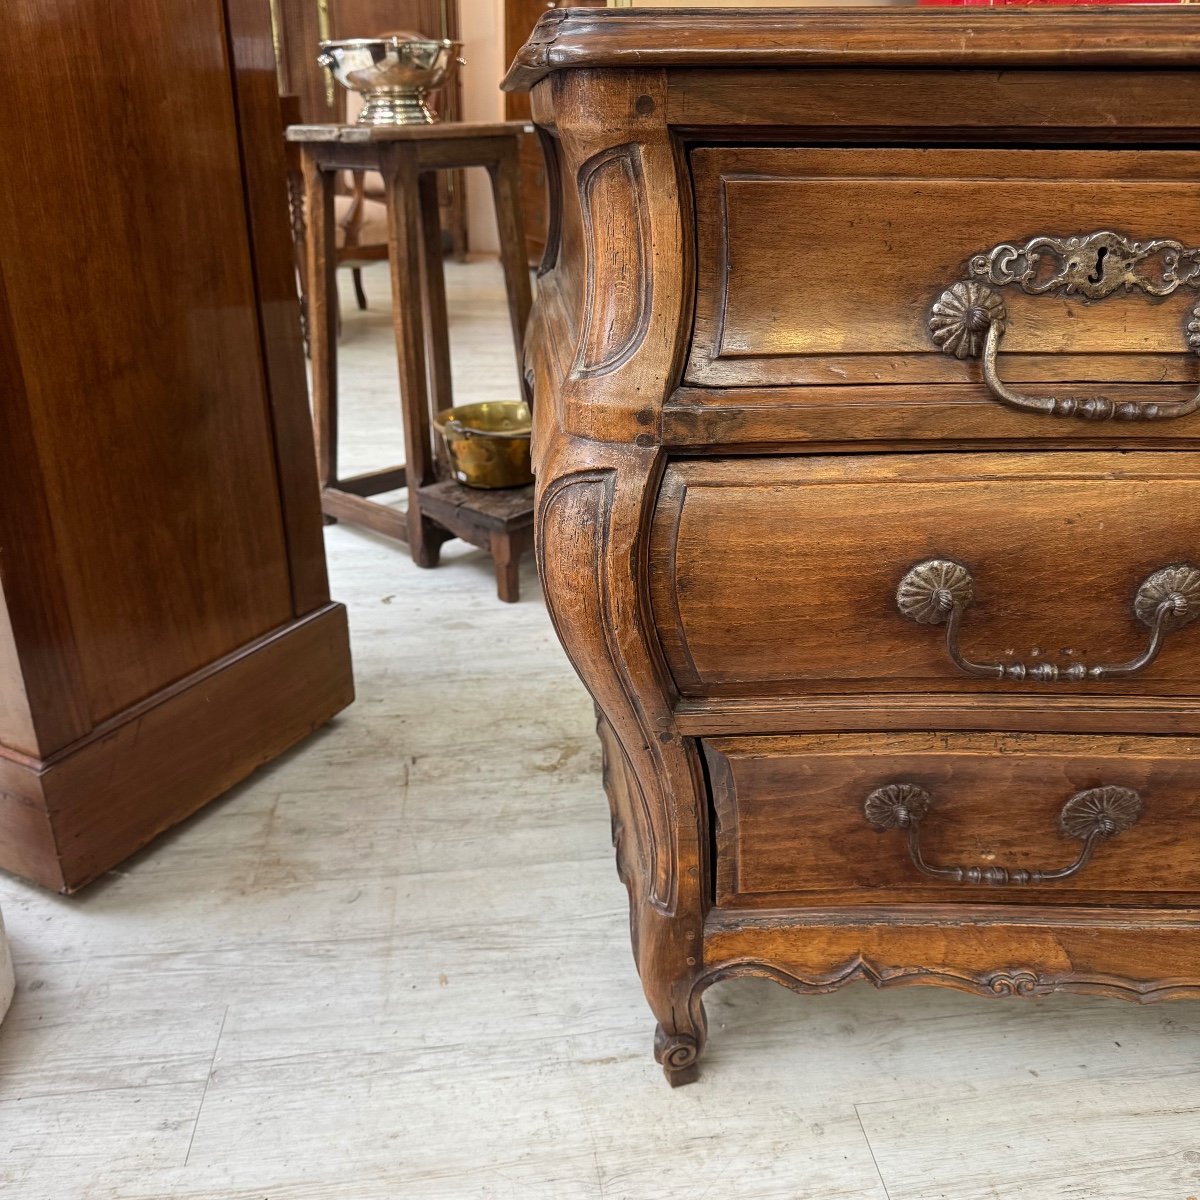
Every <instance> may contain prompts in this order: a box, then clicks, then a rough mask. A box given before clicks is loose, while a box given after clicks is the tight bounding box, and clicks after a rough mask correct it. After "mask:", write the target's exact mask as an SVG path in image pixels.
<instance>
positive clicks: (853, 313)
mask: <svg viewBox="0 0 1200 1200" xmlns="http://www.w3.org/2000/svg"><path fill="white" fill-rule="evenodd" d="M692 168H693V177H694V183H695V191H696V238H697V299H696V318H695V330H694V337H693V342H692V347H691V353H690V358H689V362H688V368H687V375H686V378H687V381H688V382H690V383H694V384H700V385H706V386H718V387H754V386H764V385H765V386H777V385H792V384H794V385H801V384H836V385H846V384H877V383H914V384H916V383H925V384H930V383H958V384H961V383H964V382H966V381H968V380H979V378H980V369H979V364H978V363H977V362H975V361H971V360H968V361H966V362H961V361H959V360H958V359H956V358H955V357H953V356H949V355H947V354H945V353H943V352H942V351H941V350H940V349H939V348H938V346H937V345H936V344H935V343H934V341H933V338H932V336H931V333H930V329H929V317H930V309H931V306H932V305H933V304H934V302H935V301H936V300H937V299H938V297H939V296H940V295H941V294H942V292H944V291H945V290H946V289H947V288H949V287H951V286H952V285H953V284H955V283H956V282H958V281H963V280H965V279H967V278H968V276H969V275H970V271H971V267H970V263H971V260H972V259H973V258H974V257H976V256H978V255H981V254H986V253H987V252H989V251H991V250H993V249H994V248H996V247H997V246H1001V245H1004V244H1010V245H1012V246H1013V247H1014V248H1019V247H1023V246H1024V245H1025V244H1026V243H1028V242H1029V240H1030V239H1032V238H1035V237H1040V236H1047V237H1053V238H1058V239H1065V238H1068V237H1070V236H1073V235H1086V234H1091V233H1094V232H1097V231H1114V232H1116V233H1118V234H1120V235H1123V236H1125V237H1126V238H1128V239H1133V240H1135V241H1137V242H1139V243H1143V244H1144V243H1146V242H1149V241H1150V240H1152V239H1171V240H1174V241H1177V242H1179V243H1181V244H1182V245H1183V246H1184V247H1185V248H1192V247H1197V246H1200V187H1197V181H1198V180H1200V156H1197V155H1196V154H1194V153H1191V152H1183V151H1140V152H1137V151H1093V150H1020V151H1010V150H941V149H929V150H911V149H903V150H902V149H867V150H826V149H762V148H742V149H717V148H705V149H698V150H696V151H694V152H693V154H692ZM1066 257H1068V258H1069V257H1070V251H1067V253H1066ZM1118 257H1119V254H1118V251H1117V250H1116V249H1115V248H1112V247H1110V248H1109V249H1107V250H1106V252H1105V259H1106V260H1107V261H1104V260H1102V261H1101V263H1100V270H1099V273H1098V274H1097V276H1096V278H1097V280H1098V281H1099V282H1100V285H1101V286H1099V287H1093V288H1090V289H1088V288H1085V291H1091V292H1093V293H1095V292H1098V291H1106V290H1107V291H1109V294H1107V295H1105V296H1104V297H1103V298H1102V299H1101V298H1095V297H1094V296H1093V298H1088V297H1087V296H1086V295H1082V294H1080V290H1079V288H1076V287H1072V288H1066V287H1063V286H1060V287H1057V288H1054V289H1052V290H1050V291H1048V292H1046V293H1043V294H1037V295H1033V294H1027V292H1026V291H1025V290H1024V289H1023V288H1022V287H1021V286H1020V285H1012V284H1009V285H1003V286H999V287H998V288H996V289H995V290H997V291H998V293H999V294H1000V295H1001V297H1002V299H1003V302H1004V304H1005V307H1006V310H1007V322H1006V330H1005V334H1004V338H1003V352H1002V354H1001V361H1002V364H1003V376H1004V378H1005V380H1006V381H1011V382H1014V383H1016V382H1027V383H1028V382H1063V383H1070V382H1073V381H1113V382H1117V383H1120V382H1137V381H1142V382H1154V383H1156V384H1158V385H1159V389H1160V392H1161V395H1162V396H1163V397H1164V398H1167V393H1170V396H1169V398H1170V399H1177V398H1178V395H1177V393H1179V392H1180V391H1182V390H1183V387H1184V385H1186V384H1191V383H1194V382H1195V381H1196V380H1198V379H1200V359H1197V358H1196V357H1195V355H1193V354H1191V353H1189V352H1188V343H1187V340H1186V332H1185V331H1186V327H1187V324H1188V320H1189V315H1190V310H1191V309H1192V307H1193V306H1194V305H1196V303H1197V301H1198V300H1200V295H1198V293H1197V290H1196V287H1197V285H1200V277H1197V275H1196V272H1197V270H1198V269H1200V263H1198V262H1197V261H1195V260H1193V259H1191V258H1189V257H1186V256H1185V258H1184V260H1183V262H1182V264H1181V265H1179V266H1177V267H1172V264H1171V261H1170V253H1169V250H1163V251H1159V252H1155V253H1150V254H1148V255H1147V256H1146V257H1145V258H1144V259H1143V260H1142V261H1140V262H1133V261H1132V259H1130V260H1129V264H1128V265H1129V269H1130V270H1132V271H1133V272H1134V273H1135V274H1137V275H1138V276H1139V277H1145V278H1146V280H1147V281H1148V282H1149V283H1151V285H1152V286H1153V287H1154V289H1155V290H1161V289H1162V287H1163V286H1166V287H1169V288H1171V289H1172V290H1171V293H1170V294H1169V295H1166V296H1154V295H1151V294H1150V293H1148V292H1147V291H1146V290H1145V289H1144V288H1143V287H1141V286H1139V285H1136V284H1135V285H1133V286H1131V287H1130V288H1128V289H1127V288H1126V287H1125V286H1123V284H1122V285H1119V286H1112V287H1111V290H1110V289H1109V288H1108V287H1106V286H1105V281H1106V280H1107V281H1108V282H1109V283H1110V284H1113V285H1115V284H1116V281H1117V280H1118V279H1119V278H1120V277H1121V276H1120V271H1121V269H1122V268H1123V265H1124V264H1118V263H1117V262H1116V259H1117V258H1118ZM1126 257H1128V256H1126ZM1135 257H1136V256H1135ZM1055 261H1056V256H1055V253H1054V252H1053V251H1052V250H1049V249H1047V250H1046V251H1045V252H1044V253H1043V254H1042V255H1041V256H1040V264H1041V267H1040V270H1039V274H1038V278H1037V280H1035V281H1032V282H1033V283H1034V284H1035V286H1041V283H1042V282H1044V280H1045V278H1046V277H1047V274H1048V273H1052V270H1053V267H1054V265H1055ZM1057 262H1058V264H1059V265H1062V264H1063V262H1064V259H1063V258H1062V257H1061V256H1059V257H1058V258H1057ZM1091 269H1092V260H1089V266H1088V270H1089V272H1090V271H1091ZM1176 276H1182V277H1184V278H1183V279H1181V280H1178V281H1176V282H1175V283H1172V279H1175V278H1176ZM1188 276H1191V278H1188ZM1085 277H1086V273H1085ZM1164 277H1165V283H1164ZM993 282H994V281H993ZM1149 390H1150V391H1151V392H1153V391H1154V389H1149Z"/></svg>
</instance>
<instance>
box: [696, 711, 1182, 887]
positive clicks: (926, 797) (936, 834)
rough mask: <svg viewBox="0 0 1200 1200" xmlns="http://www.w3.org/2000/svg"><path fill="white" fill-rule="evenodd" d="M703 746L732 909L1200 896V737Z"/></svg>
mask: <svg viewBox="0 0 1200 1200" xmlns="http://www.w3.org/2000/svg"><path fill="white" fill-rule="evenodd" d="M704 750H705V756H706V759H707V762H708V767H709V775H710V778H711V780H712V790H713V805H714V809H715V815H716V823H715V825H716V832H715V837H716V867H717V870H716V885H717V903H718V904H719V905H724V906H728V907H744V906H751V907H761V906H788V905H818V904H827V903H839V904H840V903H853V904H871V903H905V902H938V903H940V902H945V901H953V900H962V899H964V898H969V899H970V900H971V901H972V902H975V903H978V902H980V901H991V902H995V903H1039V904H1045V903H1054V902H1056V901H1057V902H1058V903H1066V904H1085V903H1086V904H1142V903H1167V904H1179V905H1186V904H1195V903H1196V902H1197V900H1198V899H1200V838H1198V837H1197V834H1198V831H1200V740H1196V739H1190V738H1119V737H1100V738H1080V737H1065V736H1055V735H1042V734H1025V735H1009V736H1000V735H992V734H903V735H899V734H897V735H892V734H872V735H857V734H834V735H821V736H812V737H735V738H716V739H712V740H709V741H706V742H705V743H704ZM868 798H870V803H869V804H868ZM914 824H915V825H916V829H915V831H914V829H913V826H914Z"/></svg>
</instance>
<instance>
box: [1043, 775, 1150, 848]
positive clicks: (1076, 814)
mask: <svg viewBox="0 0 1200 1200" xmlns="http://www.w3.org/2000/svg"><path fill="white" fill-rule="evenodd" d="M1142 807H1143V805H1142V798H1141V796H1139V795H1138V794H1137V792H1135V791H1131V790H1130V789H1129V788H1123V787H1098V788H1092V789H1091V790H1090V791H1086V792H1079V793H1078V794H1077V795H1075V796H1072V797H1071V799H1070V800H1069V801H1068V802H1067V803H1066V805H1065V806H1064V808H1063V811H1062V817H1061V819H1060V824H1061V826H1062V831H1063V833H1065V834H1066V835H1067V836H1068V837H1073V838H1079V839H1080V840H1081V841H1082V840H1083V839H1084V838H1088V837H1091V836H1092V835H1093V834H1096V833H1101V834H1103V835H1104V836H1105V837H1109V836H1111V835H1112V834H1114V833H1121V832H1123V831H1124V830H1126V829H1129V828H1131V827H1132V826H1133V825H1135V824H1136V823H1137V820H1138V818H1139V817H1140V816H1141V815H1142Z"/></svg>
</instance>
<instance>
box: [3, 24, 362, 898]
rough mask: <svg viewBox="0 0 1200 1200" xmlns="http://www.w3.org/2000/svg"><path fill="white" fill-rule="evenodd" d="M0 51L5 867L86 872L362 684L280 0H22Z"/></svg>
mask: <svg viewBox="0 0 1200 1200" xmlns="http://www.w3.org/2000/svg"><path fill="white" fill-rule="evenodd" d="M0 45H2V46H4V48H5V50H6V55H5V57H6V59H7V60H9V61H14V62H15V61H21V62H23V63H26V64H28V67H27V69H22V70H20V71H13V72H9V73H7V74H6V76H5V80H4V83H3V84H2V85H0V88H2V90H3V107H4V110H5V111H6V112H8V113H20V114H21V117H20V119H19V120H15V119H14V120H12V121H9V122H6V124H5V126H4V130H3V133H0V145H2V146H3V149H4V155H5V158H6V160H7V161H9V162H11V163H19V164H20V170H12V171H5V172H3V173H0V372H2V374H3V378H4V403H3V404H2V405H0V453H2V454H3V459H4V466H3V470H2V471H0V582H2V585H3V606H2V608H0V614H2V619H0V742H2V747H0V866H3V867H4V868H6V869H8V870H11V871H15V872H17V873H19V874H22V875H25V876H28V877H29V878H32V879H35V880H37V881H38V882H39V883H43V884H45V885H47V886H50V887H56V888H61V889H64V890H70V889H73V888H76V887H79V886H81V885H82V884H84V883H86V882H88V881H89V880H90V879H92V878H94V877H95V876H96V875H97V874H99V873H100V872H102V871H104V870H106V869H108V868H109V867H111V866H112V865H113V864H114V863H116V862H118V861H119V860H120V859H122V858H124V857H125V856H126V855H128V854H129V853H131V852H132V851H133V850H135V849H136V848H138V847H139V846H141V845H142V844H144V843H145V842H146V841H148V840H149V839H150V838H152V837H153V836H154V835H155V834H156V833H158V832H159V831H161V830H162V829H164V828H166V827H167V826H169V825H171V824H173V823H174V822H176V821H178V820H180V819H181V818H182V817H184V816H186V815H187V814H188V813H190V812H192V811H193V810H194V809H196V808H197V807H199V806H200V805H201V804H203V803H205V802H206V801H208V800H210V799H211V798H212V797H213V796H215V795H217V794H218V793H220V792H221V791H224V790H225V789H226V788H228V787H229V786H230V785H232V784H233V783H235V782H236V781H237V780H238V779H240V778H242V777H243V776H245V775H246V774H248V773H249V772H250V771H251V770H252V769H253V768H254V767H256V766H258V765H259V764H261V763H263V762H265V761H267V760H268V759H270V758H272V757H274V756H275V755H276V754H278V753H279V752H280V751H282V750H283V749H284V748H285V747H287V746H288V745H291V744H292V743H294V742H296V741H298V740H299V739H300V738H302V737H303V736H304V735H305V734H307V733H308V732H310V731H311V730H312V729H313V728H314V727H315V726H317V725H318V724H320V723H322V722H323V721H325V720H326V719H327V718H328V717H330V716H331V715H332V714H333V713H334V712H336V711H337V710H338V709H340V708H342V707H344V706H345V705H346V704H347V703H348V702H349V701H350V699H351V695H352V685H351V681H350V669H349V653H348V646H347V635H346V622H345V613H344V611H343V609H342V607H341V606H340V605H336V604H331V603H330V600H329V591H328V584H327V580H326V574H325V562H324V549H323V545H322V539H321V528H320V516H319V511H318V507H317V493H316V475H315V469H314V459H313V448H312V440H311V432H310V427H309V424H308V421H307V388H306V382H305V375H304V363H303V357H302V352H301V347H300V331H299V321H298V308H297V302H296V294H295V280H294V274H293V258H292V251H291V241H290V235H289V229H288V219H287V207H286V192H285V188H284V178H285V171H284V162H283V143H282V129H281V124H280V120H281V118H280V114H279V106H278V100H277V95H276V83H275V74H274V66H273V59H272V56H271V29H270V23H269V16H268V6H267V3H266V0H228V3H226V4H225V5H221V4H218V5H215V6H214V5H212V4H209V3H200V2H199V0H185V2H183V3H180V4H177V5H174V6H172V7H171V10H170V12H167V11H166V10H165V9H163V8H162V7H161V6H157V5H154V4H148V3H142V4H137V5H135V6H133V8H129V7H126V8H124V9H122V10H121V12H120V13H119V14H118V13H116V11H115V10H113V9H112V8H111V6H109V5H106V4H102V3H98V2H97V3H91V2H88V3H82V4H76V5H73V6H70V7H69V8H68V9H61V8H57V7H54V6H50V7H47V6H46V5H43V4H39V3H36V2H34V0H28V2H25V0H22V2H19V3H15V4H13V5H11V6H9V8H8V9H7V10H6V19H5V22H4V26H3V29H2V30H0ZM230 47H232V52H233V57H232V60H230V59H228V58H227V54H228V50H229V48H230ZM52 97H53V98H57V99H56V100H55V99H51V98H52ZM68 100H69V102H67V101H68Z"/></svg>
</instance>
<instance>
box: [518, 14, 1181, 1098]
mask: <svg viewBox="0 0 1200 1200" xmlns="http://www.w3.org/2000/svg"><path fill="white" fill-rule="evenodd" d="M1198 64H1200V12H1194V11H1190V10H1188V9H1185V8H1180V9H1156V10H1153V11H1141V10H1136V9H1124V10H1117V9H1102V10H1091V11H1087V12H1070V11H1057V10H1056V11H1046V10H1041V11H1036V10H1027V9H992V10H982V11H980V10H974V11H971V12H969V13H964V12H963V11H962V10H957V11H956V10H942V11H937V10H896V9H888V10H885V9H879V10H865V9H857V10H840V11H839V10H831V9H814V10H808V11H805V10H792V11H784V10H757V11H745V12H739V11H729V10H726V11H706V12H704V13H699V12H688V11H681V10H671V11H665V12H655V13H653V14H651V13H643V12H638V11H636V10H635V11H629V10H624V11H623V10H615V11H597V10H566V11H562V10H560V11H555V12H552V13H549V14H547V16H545V17H544V18H543V19H542V21H541V22H540V24H539V25H538V27H537V29H536V30H535V31H534V33H533V35H532V37H531V38H530V41H529V42H528V44H527V45H526V46H525V48H524V50H523V51H522V52H521V54H520V55H519V56H518V59H517V62H516V64H515V65H514V66H513V68H512V70H511V72H510V73H509V76H508V79H507V81H506V86H507V87H509V88H510V89H512V88H518V89H530V90H531V91H532V104H533V115H534V120H535V122H536V124H537V126H538V129H539V133H540V135H541V140H542V143H543V145H544V147H545V150H546V153H547V158H548V162H549V175H550V179H551V190H552V194H553V198H554V209H553V216H552V222H551V230H550V238H549V243H548V246H547V252H546V257H545V260H544V262H543V264H542V268H541V278H540V287H539V294H538V299H537V302H536V305H535V311H534V315H533V323H532V327H531V330H530V333H529V336H528V339H527V343H526V367H527V371H528V372H529V373H530V375H531V376H532V378H533V380H534V392H535V405H534V421H535V428H534V453H535V466H536V469H537V479H538V482H537V510H536V533H537V538H538V558H539V563H540V566H541V571H542V576H543V579H544V582H545V590H546V594H547V598H548V602H549V605H550V610H551V613H552V614H553V618H554V621H555V624H556V626H557V628H558V632H559V634H560V636H561V638H562V640H563V642H564V644H565V646H566V648H567V651H568V653H569V654H570V656H571V659H572V661H573V662H574V664H575V667H576V669H577V670H578V672H579V674H580V676H581V677H582V678H583V681H584V682H585V684H586V685H587V687H588V688H589V690H590V691H591V693H592V695H593V696H594V698H595V700H596V705H597V709H598V712H599V732H600V738H601V741H602V743H603V746H604V755H605V783H606V786H607V790H608V795H609V800H610V802H611V806H612V813H613V830H614V835H615V836H614V840H615V843H616V850H617V862H618V868H619V871H620V874H621V877H622V878H623V879H624V881H625V883H626V885H627V887H628V889H629V895H630V903H631V907H632V933H633V946H634V954H635V957H636V959H637V964H638V969H639V972H640V974H641V978H642V982H643V985H644V987H645V992H646V997H647V999H648V1001H649V1003H650V1007H651V1009H652V1010H653V1012H654V1015H655V1018H656V1019H657V1021H658V1029H657V1034H656V1037H655V1055H656V1057H657V1058H658V1060H659V1062H660V1063H662V1065H663V1068H664V1070H665V1071H666V1074H667V1078H668V1079H669V1080H670V1081H671V1083H673V1084H677V1083H683V1082H687V1081H688V1080H690V1079H692V1078H694V1077H695V1071H696V1063H697V1060H698V1058H699V1055H700V1052H701V1049H702V1047H703V1045H704V1040H705V1021H704V1010H703V1007H702V1004H701V995H702V993H703V992H704V989H705V988H707V987H708V986H709V985H710V984H712V983H714V982H716V981H717V980H720V979H726V978H729V977H731V976H737V975H759V976H766V977H769V978H772V979H776V980H778V981H779V982H780V983H783V984H785V985H786V986H788V987H790V988H793V989H795V990H796V991H799V992H824V991H829V990H831V989H833V988H838V987H841V986H842V985H843V984H846V983H849V982H851V981H853V980H857V979H865V980H868V981H870V982H871V983H874V984H875V985H876V986H884V985H890V984H908V983H933V984H941V985H945V986H949V987H954V988H959V989H962V990H966V991H972V992H978V993H981V994H983V995H989V996H994V995H1021V996H1029V995H1041V994H1045V993H1050V992H1057V991H1078V992H1092V993H1100V994H1104V995H1108V996H1120V997H1125V998H1128V999H1132V1000H1140V1001H1149V1000H1162V999H1168V998H1175V997H1189V996H1190V997H1196V996H1200V853H1197V838H1198V836H1200V803H1198V800H1200V762H1198V757H1197V756H1198V754H1200V626H1193V625H1192V624H1191V622H1193V620H1194V619H1195V617H1196V616H1197V614H1200V566H1198V565H1197V564H1200V538H1198V537H1197V532H1198V531H1197V519H1196V512H1197V508H1198V507H1200V452H1198V451H1200V414H1197V411H1196V410H1197V408H1200V359H1198V357H1197V355H1198V353H1200V307H1198V305H1200V188H1197V186H1196V183H1195V180H1196V178H1197V170H1198V169H1200V154H1198V153H1197V151H1196V149H1195V147H1196V145H1197V142H1198V140H1200V129H1198V127H1197V126H1198V124H1200V115H1198V113H1197V109H1196V105H1195V103H1194V102H1193V98H1194V96H1195V93H1196V85H1197V75H1196V68H1197V65H1198Z"/></svg>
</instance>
